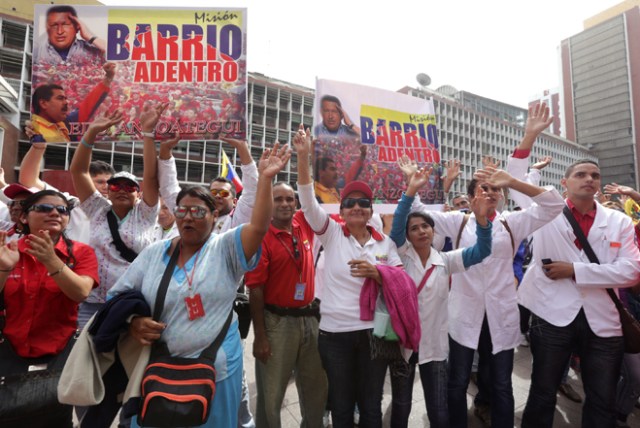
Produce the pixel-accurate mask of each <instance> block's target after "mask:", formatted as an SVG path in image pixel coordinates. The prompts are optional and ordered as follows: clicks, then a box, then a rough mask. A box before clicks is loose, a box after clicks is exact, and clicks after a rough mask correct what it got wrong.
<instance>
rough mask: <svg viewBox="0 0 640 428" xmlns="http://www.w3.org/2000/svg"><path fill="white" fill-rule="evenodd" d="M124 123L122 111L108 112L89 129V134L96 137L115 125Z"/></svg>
mask: <svg viewBox="0 0 640 428" xmlns="http://www.w3.org/2000/svg"><path fill="white" fill-rule="evenodd" d="M120 122H122V111H120V110H114V111H112V112H107V113H105V114H104V115H103V116H100V117H97V118H96V119H95V120H94V121H93V122H91V124H90V125H89V128H88V129H87V134H89V133H91V134H92V135H93V136H94V137H95V136H96V135H98V134H99V133H101V132H103V131H106V130H107V129H109V128H111V127H112V126H113V125H116V124H118V123H120Z"/></svg>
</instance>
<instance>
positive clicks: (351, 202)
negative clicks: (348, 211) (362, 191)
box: [340, 198, 371, 208]
mask: <svg viewBox="0 0 640 428" xmlns="http://www.w3.org/2000/svg"><path fill="white" fill-rule="evenodd" d="M356 204H358V206H360V208H371V199H369V198H345V199H343V200H342V203H341V204H340V207H341V208H353V207H355V206H356Z"/></svg>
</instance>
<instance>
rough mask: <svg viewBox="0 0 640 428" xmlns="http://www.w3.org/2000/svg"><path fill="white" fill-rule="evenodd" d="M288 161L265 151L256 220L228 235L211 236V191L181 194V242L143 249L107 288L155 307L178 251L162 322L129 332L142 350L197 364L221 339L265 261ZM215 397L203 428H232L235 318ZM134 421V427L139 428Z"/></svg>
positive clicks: (142, 322) (237, 389)
mask: <svg viewBox="0 0 640 428" xmlns="http://www.w3.org/2000/svg"><path fill="white" fill-rule="evenodd" d="M289 157H290V152H289V150H288V149H287V148H286V147H285V148H283V149H281V150H279V151H278V144H277V143H276V145H275V147H274V149H273V150H269V149H267V150H266V151H265V153H264V154H263V155H262V158H261V159H260V162H259V165H258V171H259V179H258V187H257V198H256V205H255V208H254V210H253V213H252V216H251V221H250V222H249V223H246V224H243V225H241V226H239V227H237V228H234V229H231V230H229V231H227V232H224V233H221V234H216V233H213V231H214V225H215V222H216V219H217V217H218V212H217V211H216V209H215V201H214V199H213V196H212V195H211V193H210V192H209V191H208V190H207V189H205V188H203V187H200V186H195V187H189V188H186V189H183V190H182V191H181V192H180V193H179V194H178V196H177V201H176V208H175V210H174V214H175V217H176V223H177V224H178V230H179V232H180V236H179V237H177V238H174V239H173V240H165V241H160V242H156V243H154V244H152V245H150V246H149V247H147V248H146V249H145V250H143V251H142V252H141V253H140V255H139V256H138V257H137V258H136V260H135V261H134V262H133V263H132V264H131V266H130V267H129V269H127V271H126V272H125V273H124V275H123V276H122V277H121V278H120V279H119V280H118V282H117V283H116V284H115V285H114V287H113V288H112V289H111V290H110V292H109V295H110V296H115V295H117V294H120V293H122V292H125V291H129V290H137V291H140V292H141V293H142V295H143V296H144V298H145V300H146V301H147V303H148V304H149V306H150V307H151V308H153V307H154V306H155V300H156V295H157V291H158V287H159V284H160V279H161V278H162V276H163V274H164V271H165V269H166V266H167V264H168V262H169V259H170V257H171V255H172V254H173V252H174V251H175V250H176V249H177V250H179V256H178V261H177V265H176V267H175V269H174V271H173V274H172V277H171V279H170V282H169V287H168V290H167V293H166V299H165V303H164V310H163V311H162V314H160V315H159V320H160V321H159V322H156V321H154V320H153V318H151V317H135V318H133V320H132V321H131V325H130V329H129V332H130V334H131V335H132V336H133V337H134V338H136V339H137V340H138V341H139V342H140V343H141V344H142V345H151V344H152V343H154V342H155V341H157V340H161V341H162V342H164V343H165V344H166V345H167V348H168V350H169V352H170V354H171V355H172V356H175V357H184V358H194V357H198V356H199V355H200V354H201V352H202V351H203V350H204V349H205V348H207V347H209V345H210V344H211V342H212V341H213V340H214V338H216V337H217V336H218V334H219V333H220V331H221V330H222V327H223V325H224V324H225V321H226V319H227V317H228V314H229V313H230V311H231V307H232V305H233V302H234V300H235V297H236V289H237V288H238V285H237V284H238V281H239V280H240V278H241V277H242V275H243V274H244V273H245V272H246V271H248V270H251V269H253V268H254V267H255V266H256V265H257V263H258V261H259V259H260V251H259V250H260V245H261V243H262V238H263V237H264V235H265V233H266V232H267V230H268V227H269V222H270V220H271V212H272V208H271V207H272V204H273V197H272V195H271V190H272V185H271V183H272V181H273V178H274V177H275V176H276V175H277V173H278V172H280V170H281V169H282V168H283V167H284V166H285V165H286V163H287V161H288V159H289ZM215 369H216V373H217V375H216V391H215V397H214V399H213V402H212V405H211V414H210V417H209V420H208V422H207V423H206V424H205V425H203V426H206V427H211V426H216V427H235V426H236V425H237V417H238V406H239V404H240V397H241V387H242V345H241V342H240V334H239V332H238V321H237V316H236V315H235V314H234V315H233V321H232V323H231V325H230V327H229V330H228V332H227V334H226V336H225V339H224V341H223V343H222V346H221V347H220V349H219V351H218V353H217V356H216V360H215ZM136 423H137V421H134V423H133V424H132V426H137V425H136Z"/></svg>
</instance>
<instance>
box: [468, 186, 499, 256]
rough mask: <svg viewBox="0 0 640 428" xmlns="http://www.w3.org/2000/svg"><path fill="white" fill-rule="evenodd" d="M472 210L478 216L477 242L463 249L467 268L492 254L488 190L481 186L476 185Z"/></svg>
mask: <svg viewBox="0 0 640 428" xmlns="http://www.w3.org/2000/svg"><path fill="white" fill-rule="evenodd" d="M471 211H473V214H474V215H475V218H476V224H477V227H476V238H477V240H476V243H475V245H473V246H472V247H467V248H465V249H463V250H462V262H463V264H464V267H465V269H466V268H468V267H469V266H473V265H475V264H478V263H480V262H481V261H482V260H484V259H485V258H486V257H487V256H488V255H489V254H491V229H492V224H491V222H490V221H489V219H488V218H487V214H488V212H489V206H488V197H487V192H485V191H484V190H482V188H481V187H480V186H477V187H476V194H475V196H474V197H473V199H472V200H471Z"/></svg>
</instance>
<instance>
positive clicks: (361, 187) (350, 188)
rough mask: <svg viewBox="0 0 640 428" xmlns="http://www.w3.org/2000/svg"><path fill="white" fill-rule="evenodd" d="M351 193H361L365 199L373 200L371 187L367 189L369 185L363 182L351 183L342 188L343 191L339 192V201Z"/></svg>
mask: <svg viewBox="0 0 640 428" xmlns="http://www.w3.org/2000/svg"><path fill="white" fill-rule="evenodd" d="M353 192H362V193H364V196H365V197H367V198H369V199H373V191H372V190H371V187H369V185H368V184H367V183H365V182H364V181H352V182H351V183H349V184H347V185H346V186H344V189H342V192H340V199H344V198H346V197H347V196H349V194H351V193H353Z"/></svg>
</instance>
